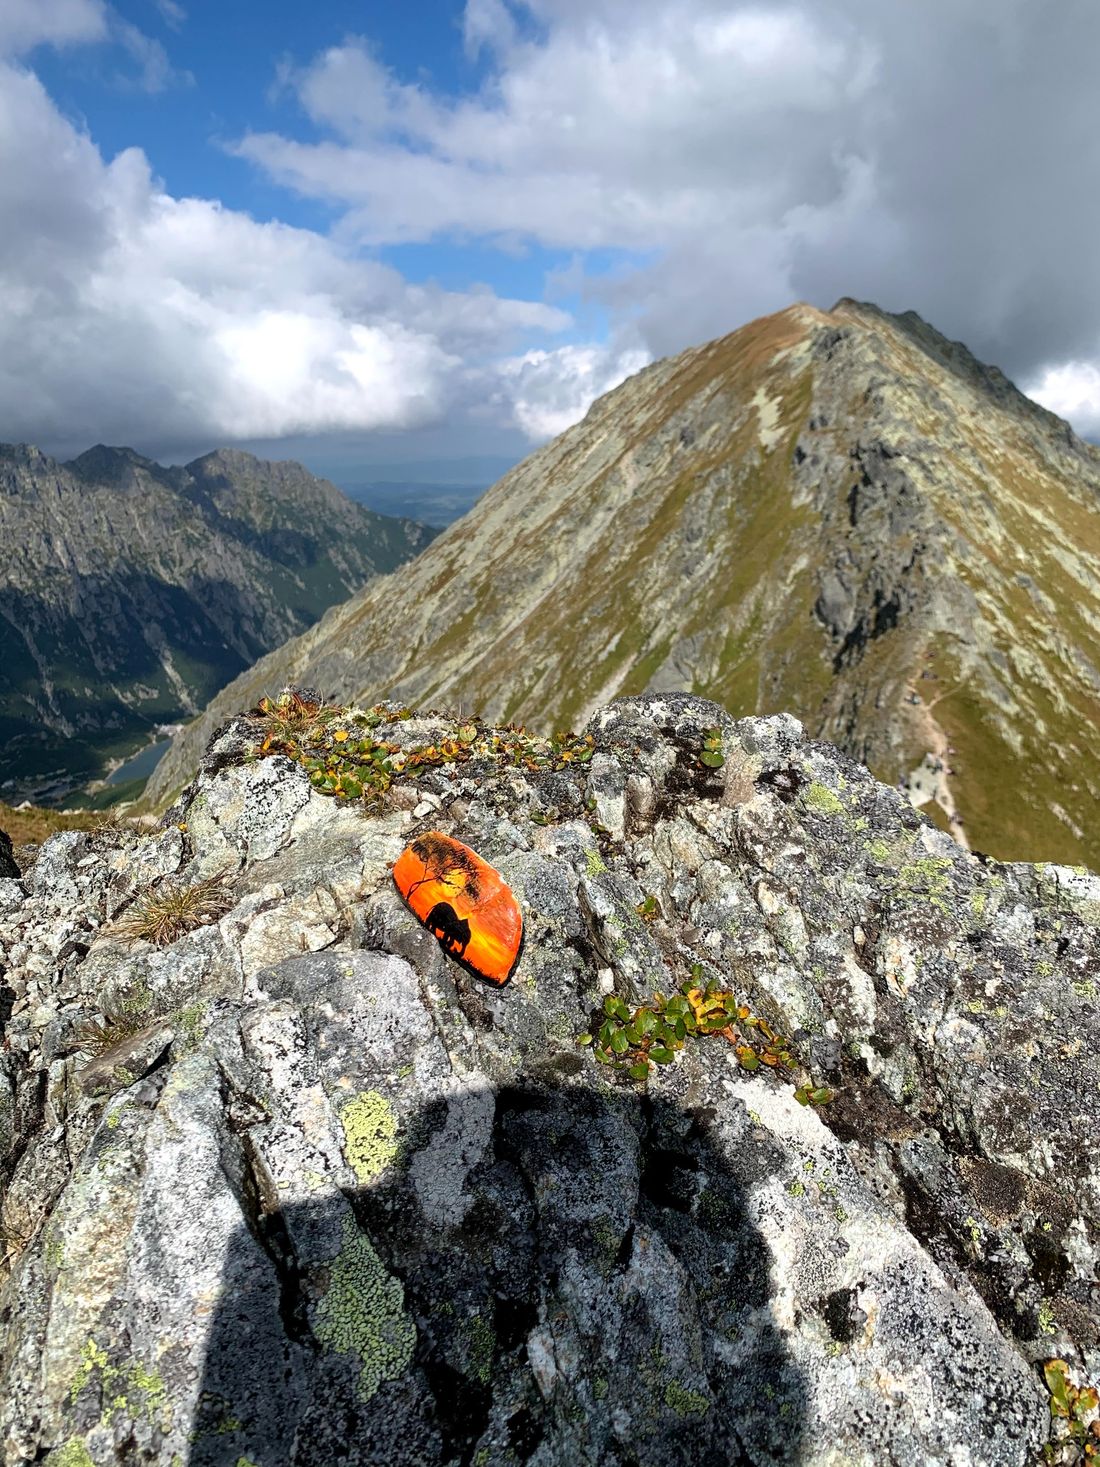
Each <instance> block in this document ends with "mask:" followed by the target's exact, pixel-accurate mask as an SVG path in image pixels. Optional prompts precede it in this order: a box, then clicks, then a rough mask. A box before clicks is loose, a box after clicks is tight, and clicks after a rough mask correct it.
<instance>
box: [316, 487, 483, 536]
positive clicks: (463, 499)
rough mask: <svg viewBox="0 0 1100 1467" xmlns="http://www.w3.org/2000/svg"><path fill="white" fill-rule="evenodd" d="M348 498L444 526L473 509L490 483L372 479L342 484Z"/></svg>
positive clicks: (358, 502) (429, 523)
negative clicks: (443, 482) (434, 482)
mask: <svg viewBox="0 0 1100 1467" xmlns="http://www.w3.org/2000/svg"><path fill="white" fill-rule="evenodd" d="M340 487H341V488H342V489H343V491H344V493H345V494H346V495H347V496H348V498H349V499H354V500H355V501H356V503H357V504H365V505H367V507H368V508H370V509H373V510H377V512H378V513H379V514H389V515H400V514H406V515H411V516H412V517H413V519H415V520H418V521H419V522H420V523H421V524H424V525H432V526H433V527H434V528H436V529H443V528H444V527H445V526H446V525H449V524H453V522H454V521H455V520H457V519H458V518H459V517H460V516H461V515H464V514H465V513H466V511H467V510H469V509H472V508H473V506H474V505H475V504H476V503H477V501H478V500H479V499H480V498H481V496H482V495H483V494H484V493H485V491H486V489H487V488H488V487H489V486H488V484H487V483H486V484H422V483H419V482H415V483H414V482H413V481H411V480H406V479H372V480H369V481H368V482H365V483H361V484H341V486H340Z"/></svg>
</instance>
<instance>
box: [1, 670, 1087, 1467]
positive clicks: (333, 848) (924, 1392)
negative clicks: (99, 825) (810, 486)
mask: <svg viewBox="0 0 1100 1467" xmlns="http://www.w3.org/2000/svg"><path fill="white" fill-rule="evenodd" d="M452 727H453V726H452ZM446 729H447V724H446V722H445V721H441V719H440V718H439V717H438V716H436V715H431V716H429V717H426V718H405V719H401V720H397V719H395V721H394V722H393V723H392V724H387V725H385V726H384V727H383V728H381V729H378V730H376V731H375V736H376V737H378V738H383V737H384V738H385V739H386V740H387V741H389V742H392V743H396V744H400V745H401V746H402V748H403V749H404V750H406V751H408V750H411V749H416V748H420V747H422V746H424V745H426V744H430V745H431V746H433V747H437V746H438V745H439V743H440V741H441V740H442V739H444V738H445V736H446ZM715 729H717V730H720V736H721V749H722V756H723V761H724V762H723V763H722V764H721V765H720V766H719V767H716V768H712V767H708V766H707V765H706V764H705V763H703V762H702V761H701V759H700V753H701V751H703V749H704V742H705V740H706V739H707V738H710V739H711V740H713V738H714V734H713V733H712V732H711V731H712V730H715ZM590 731H591V733H592V736H593V740H594V752H593V754H592V757H591V758H590V760H585V761H582V762H577V763H575V764H570V763H569V762H568V761H558V767H556V768H553V769H546V768H536V767H532V766H533V765H535V764H536V763H537V761H531V763H530V764H525V763H524V761H523V760H518V761H512V762H511V763H509V765H508V766H507V767H505V764H504V761H502V760H500V759H496V760H494V759H492V758H490V757H488V756H485V757H482V756H481V754H480V753H477V752H475V753H474V754H472V755H471V754H470V753H468V752H467V753H466V754H464V755H463V757H462V758H461V759H456V761H455V762H454V763H451V764H447V763H442V764H440V762H439V760H438V759H437V760H436V761H435V762H434V764H433V765H431V766H430V767H428V768H427V769H426V770H425V771H424V772H422V773H421V774H420V777H419V779H418V781H417V782H416V783H415V784H414V783H413V781H412V780H411V779H409V778H403V779H398V780H397V781H396V782H395V783H394V784H393V785H392V787H391V788H389V789H388V791H386V792H385V793H384V794H383V795H382V796H381V797H380V798H379V799H377V800H376V801H375V802H374V803H373V804H372V805H370V806H369V807H355V806H352V805H338V804H337V803H336V802H335V801H334V800H332V799H331V798H327V797H325V796H323V795H321V794H319V793H318V792H317V791H316V790H314V789H312V788H311V787H310V784H309V781H308V779H307V778H306V776H305V774H304V772H303V771H302V770H301V769H299V768H298V767H297V766H296V765H294V764H292V763H291V762H290V761H288V760H286V759H283V758H273V759H263V760H259V761H256V762H247V763H242V762H240V759H241V757H242V756H243V755H244V753H245V752H246V750H247V747H248V743H249V738H248V733H249V730H248V725H247V724H246V723H240V724H237V725H234V726H230V727H229V728H228V729H226V730H223V731H222V733H221V734H220V736H219V750H220V752H218V754H217V757H214V758H211V759H210V760H208V763H207V766H206V768H205V769H204V772H203V773H202V774H201V775H200V777H199V779H198V781H197V782H196V784H195V785H194V786H192V787H191V789H190V790H189V791H187V792H186V793H185V795H184V797H183V799H182V800H181V802H180V803H179V804H178V805H177V807H176V808H175V810H174V811H173V813H172V817H171V821H170V824H169V827H168V828H166V829H165V830H163V831H161V832H159V833H157V834H156V835H153V836H148V837H140V836H138V835H136V834H134V833H132V832H123V831H119V832H114V833H110V832H103V833H97V834H96V835H95V836H86V835H79V834H69V835H61V836H57V837H54V838H53V839H52V840H51V841H49V842H48V843H47V844H46V846H45V847H44V848H43V850H42V853H41V855H40V857H39V860H38V862H37V863H36V866H35V869H34V871H33V872H32V873H31V877H30V880H29V882H28V884H27V888H26V889H24V888H23V887H22V886H19V887H18V896H19V900H18V902H17V903H16V902H15V901H12V902H0V962H2V963H3V965H4V968H5V975H4V982H5V983H6V984H7V985H8V986H9V988H10V991H11V993H12V1014H11V1016H10V1018H9V1019H8V1020H7V1022H6V1032H5V1048H4V1052H3V1055H2V1056H0V1063H2V1065H3V1071H2V1074H3V1087H2V1088H0V1123H2V1129H0V1139H2V1142H3V1147H4V1156H5V1176H6V1179H7V1188H6V1192H5V1195H4V1202H3V1219H2V1225H3V1228H4V1235H5V1239H6V1242H5V1247H6V1249H7V1252H8V1264H9V1268H10V1278H9V1279H8V1282H7V1284H6V1286H5V1293H4V1300H3V1310H4V1312H3V1315H2V1323H0V1347H2V1357H0V1368H2V1370H3V1380H4V1390H3V1392H2V1393H0V1399H2V1401H3V1405H2V1406H0V1430H2V1437H0V1440H2V1444H3V1445H2V1452H3V1461H4V1462H5V1464H17V1463H18V1464H22V1463H29V1462H32V1461H43V1460H45V1461H48V1462H50V1463H52V1464H53V1467H69V1464H73V1463H79V1464H81V1467H87V1464H88V1463H91V1464H94V1467H107V1464H131V1463H133V1464H137V1463H148V1464H152V1463H157V1464H160V1463H166V1464H171V1463H179V1464H181V1467H182V1464H184V1463H187V1464H192V1467H241V1464H242V1463H245V1464H248V1463H251V1464H256V1467H281V1464H284V1463H293V1464H298V1467H313V1464H316V1467H322V1464H323V1467H329V1464H332V1463H334V1462H337V1461H339V1462H346V1463H349V1464H356V1467H358V1464H379V1467H382V1464H386V1467H393V1464H401V1463H410V1464H411V1463H417V1464H420V1463H423V1464H438V1467H444V1464H448V1467H449V1464H459V1463H469V1464H476V1467H498V1464H499V1467H519V1464H521V1463H522V1464H527V1463H530V1464H534V1467H558V1464H574V1463H575V1464H577V1467H580V1464H600V1467H625V1464H627V1463H631V1464H637V1467H672V1464H679V1463H683V1464H685V1467H686V1464H695V1463H713V1464H719V1463H728V1462H747V1463H753V1464H779V1463H802V1464H820V1467H835V1464H840V1463H859V1464H867V1467H871V1464H875V1467H878V1464H884V1463H885V1464H899V1467H902V1464H906V1467H907V1464H913V1467H916V1464H923V1463H929V1462H940V1463H945V1464H956V1467H964V1464H965V1467H978V1464H989V1467H1003V1464H1013V1463H1018V1464H1021V1467H1024V1464H1027V1463H1031V1462H1032V1461H1034V1460H1035V1459H1036V1457H1037V1455H1038V1454H1039V1453H1040V1452H1041V1451H1042V1448H1043V1444H1044V1443H1045V1442H1046V1441H1047V1437H1048V1433H1049V1430H1050V1410H1049V1398H1048V1395H1047V1391H1046V1388H1045V1386H1044V1384H1043V1377H1042V1371H1041V1365H1042V1362H1044V1361H1045V1360H1047V1359H1049V1358H1051V1357H1060V1358H1062V1359H1064V1360H1066V1361H1067V1362H1068V1365H1069V1369H1070V1373H1071V1376H1072V1378H1073V1380H1074V1381H1076V1382H1077V1383H1079V1384H1083V1383H1085V1381H1086V1380H1087V1379H1090V1378H1091V1379H1093V1380H1095V1378H1096V1376H1097V1373H1098V1370H1100V1299H1098V1284H1097V1271H1096V1270H1097V1247H1098V1238H1100V1231H1098V1223H1100V1162H1098V1160H1097V1156H1096V1154H1095V1138H1096V1136H1097V1135H1098V1134H1100V1064H1098V1055H1100V1012H1098V1003H1097V987H1096V985H1097V984H1098V983H1100V935H1098V931H1097V925H1096V922H1097V914H1098V906H1097V904H1098V902H1100V881H1098V880H1097V878H1095V877H1091V876H1089V875H1087V874H1083V873H1080V872H1074V871H1068V870H1065V869H1062V868H1053V867H1040V868H1032V867H1022V866H1001V865H998V864H996V863H993V862H989V861H987V860H982V859H981V858H978V857H976V856H973V855H970V854H968V853H966V852H964V851H962V850H960V849H959V848H958V847H957V846H955V845H954V844H953V843H952V842H951V841H950V840H949V839H948V838H947V837H946V836H944V835H943V834H942V833H940V832H939V831H937V830H935V829H934V828H933V827H932V826H931V825H929V824H928V823H927V822H926V821H925V820H923V818H922V817H921V816H920V815H919V814H917V813H916V812H915V811H914V810H913V809H912V808H911V807H910V806H908V805H907V804H906V803H905V802H904V800H903V799H902V798H901V797H900V796H899V795H898V793H897V792H896V791H894V790H892V789H889V788H887V787H884V786H882V785H879V784H876V783H875V781H874V780H873V779H871V777H870V776H869V775H868V773H867V772H866V770H864V769H862V768H860V767H859V766H857V765H855V764H853V763H852V762H851V761H850V760H848V759H846V758H845V757H844V756H843V755H841V754H839V753H838V752H837V751H836V750H835V749H834V748H831V747H830V746H828V745H824V744H819V743H814V742H810V741H807V740H806V739H805V738H804V737H803V735H802V730H801V728H800V727H799V725H798V724H797V723H796V722H795V721H794V720H793V719H790V718H772V719H757V720H745V721H742V722H734V721H732V720H731V719H729V718H728V717H727V716H726V715H725V714H723V713H722V712H721V710H720V709H718V708H717V707H716V706H715V705H713V704H709V703H705V702H702V701H701V700H698V699H694V698H690V697H686V696H681V695H665V696H649V697H645V698H639V699H625V700H622V701H620V702H618V703H615V704H612V705H611V706H610V707H608V708H607V709H604V710H602V711H600V712H599V713H597V715H596V716H595V718H594V719H593V722H592V724H591V726H590ZM479 747H480V746H479ZM212 752H213V751H212ZM235 761H236V762H235ZM428 828H439V829H442V830H445V831H447V832H450V833H453V834H454V835H455V836H456V837H458V838H459V839H461V840H463V841H465V842H467V843H468V844H470V845H472V846H473V847H474V848H475V849H476V850H478V852H479V853H480V854H482V855H483V856H484V857H485V858H486V859H487V860H489V861H491V862H492V864H493V865H494V866H496V867H497V869H498V870H500V872H501V873H502V874H503V876H504V877H505V879H506V880H507V881H508V882H509V884H510V885H511V887H512V889H513V891H514V892H515V894H516V896H517V898H518V899H519V901H520V903H521V906H522V908H523V912H524V918H525V923H526V943H525V947H524V950H523V953H522V956H521V958H520V962H519V966H518V968H517V971H516V975H515V977H514V979H513V980H512V982H511V983H510V984H509V985H508V987H506V988H505V989H503V990H496V989H491V988H489V987H488V986H487V985H483V984H479V983H478V981H477V980H476V978H474V977H472V976H471V975H470V974H468V973H467V972H466V971H464V970H463V969H462V968H461V967H458V966H456V965H455V964H454V963H452V962H451V961H450V960H449V959H448V958H447V957H446V955H445V954H444V953H443V951H442V950H441V948H440V947H439V946H438V944H437V943H436V942H435V941H434V940H433V939H432V937H431V936H430V935H429V934H428V932H426V931H425V929H424V928H423V927H421V926H420V924H419V923H418V922H417V921H416V920H415V918H414V917H413V916H412V914H411V913H410V912H409V911H408V910H407V909H406V908H405V906H404V905H403V904H402V902H401V901H400V898H399V897H398V895H397V893H396V891H395V890H394V887H393V883H392V880H391V878H390V868H391V866H392V863H393V861H394V860H395V859H396V857H397V856H398V854H399V853H400V851H401V850H402V849H403V847H404V846H405V845H406V844H407V842H408V840H409V839H410V837H411V836H413V835H415V834H416V833H417V832H418V831H419V830H422V829H428ZM218 873H225V875H224V878H223V879H224V880H225V881H226V883H227V890H228V897H227V901H228V902H229V903H230V906H229V910H227V911H226V912H225V913H224V915H222V916H220V917H218V918H217V920H215V921H212V922H211V923H209V924H208V925H206V926H203V927H200V928H198V929H197V930H195V931H194V932H191V933H189V934H187V935H185V936H183V937H181V938H179V939H178V940H177V941H175V942H174V943H172V944H171V945H170V946H167V947H162V948H158V947H154V946H152V945H151V944H150V943H149V942H147V941H142V940H136V941H135V940H130V941H124V940H123V939H122V937H121V935H120V933H119V932H118V931H116V930H113V926H112V924H113V923H114V922H115V921H116V920H117V919H118V917H119V916H120V915H121V916H124V915H125V913H126V911H127V909H128V905H129V904H130V903H132V902H133V901H134V899H135V898H136V897H137V896H139V895H140V894H141V893H142V892H144V891H146V890H148V889H149V888H150V887H153V888H155V887H156V884H157V883H158V882H160V883H163V882H174V883H183V884H186V883H187V882H190V881H199V880H205V879H208V878H210V877H211V876H213V875H216V874H218ZM10 885H12V886H15V885H16V883H10ZM693 969H694V970H695V971H696V972H698V973H700V974H701V975H704V976H705V977H706V978H713V979H715V980H717V981H720V982H721V983H722V984H723V985H725V986H727V987H731V988H733V989H734V990H735V992H736V993H737V994H738V997H739V999H740V1000H741V1001H742V1002H743V1004H744V1006H745V1008H746V1009H747V1010H751V1011H752V1012H753V1013H754V1014H756V1015H759V1016H761V1017H763V1018H764V1019H766V1020H767V1022H768V1023H769V1024H770V1025H771V1026H772V1027H773V1028H774V1029H775V1030H778V1031H781V1032H782V1033H783V1034H785V1035H786V1036H787V1038H788V1040H789V1042H790V1046H791V1052H792V1055H793V1060H792V1068H793V1069H794V1070H795V1071H796V1072H797V1073H796V1074H794V1075H793V1076H791V1075H788V1074H785V1073H765V1069H766V1067H764V1066H762V1067H761V1068H760V1069H758V1070H757V1071H756V1072H755V1073H750V1072H749V1071H748V1070H746V1069H745V1068H744V1066H743V1063H742V1062H741V1061H740V1060H739V1057H738V1054H737V1053H736V1051H735V1049H734V1047H733V1046H731V1045H730V1044H727V1043H726V1042H725V1040H724V1039H723V1038H721V1037H712V1038H700V1039H695V1040H689V1042H688V1043H687V1044H686V1045H685V1047H684V1049H683V1051H682V1052H681V1053H680V1054H679V1055H678V1056H677V1057H676V1059H675V1061H674V1062H673V1063H671V1064H667V1065H660V1066H655V1067H654V1069H653V1071H652V1073H651V1075H650V1078H649V1080H648V1082H647V1083H646V1084H644V1085H643V1084H640V1083H638V1082H635V1081H631V1080H629V1079H628V1078H627V1077H626V1076H625V1075H621V1074H620V1073H619V1072H618V1071H617V1070H615V1069H614V1067H607V1066H603V1067H601V1066H600V1065H598V1064H597V1063H596V1062H595V1061H594V1059H593V1057H592V1054H591V1050H590V1049H585V1048H583V1047H580V1046H578V1045H577V1043H576V1040H577V1037H578V1035H580V1034H581V1033H582V1032H584V1031H585V1030H588V1029H589V1028H590V1027H591V1026H592V1025H593V1023H598V1013H599V1011H600V1009H601V1006H602V1004H603V1003H604V1001H605V999H607V998H608V997H609V996H612V995H618V996H619V997H620V998H622V999H623V1001H624V1002H626V1003H627V1004H628V1005H632V1004H638V1003H641V1002H643V1000H645V999H646V998H648V997H649V996H651V995H652V994H653V992H654V991H656V990H661V991H663V992H665V993H666V994H667V993H669V992H671V991H673V990H675V989H676V988H677V987H678V986H679V985H680V983H681V982H682V981H683V980H684V979H685V978H687V977H688V976H689V975H690V974H691V973H692V971H693ZM808 1076H812V1077H813V1081H814V1083H815V1084H816V1085H818V1086H821V1087H822V1088H825V1089H828V1090H829V1091H831V1092H833V1095H834V1098H833V1099H832V1100H831V1102H830V1103H828V1104H826V1105H824V1106H821V1107H820V1108H816V1107H814V1106H806V1105H802V1104H800V1103H799V1100H798V1098H797V1097H796V1094H795V1083H794V1082H795V1080H797V1079H800V1078H803V1079H804V1078H806V1077H808ZM1073 1450H1074V1449H1073V1447H1072V1444H1070V1445H1067V1446H1064V1447H1063V1446H1059V1447H1057V1448H1056V1449H1055V1460H1059V1459H1060V1460H1064V1461H1067V1462H1068V1461H1071V1460H1073V1458H1072V1451H1073ZM1059 1453H1060V1454H1061V1457H1060V1458H1059V1456H1058V1454H1059Z"/></svg>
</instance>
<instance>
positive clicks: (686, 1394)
mask: <svg viewBox="0 0 1100 1467" xmlns="http://www.w3.org/2000/svg"><path fill="white" fill-rule="evenodd" d="M665 1405H666V1406H669V1407H671V1409H672V1410H673V1411H675V1412H676V1415H677V1416H705V1415H706V1414H707V1412H708V1411H709V1410H710V1402H709V1401H708V1400H707V1398H706V1396H704V1395H701V1394H700V1393H699V1392H698V1391H689V1390H688V1389H687V1388H686V1387H684V1386H682V1385H681V1384H680V1382H679V1381H678V1380H670V1381H669V1383H668V1385H667V1386H665Z"/></svg>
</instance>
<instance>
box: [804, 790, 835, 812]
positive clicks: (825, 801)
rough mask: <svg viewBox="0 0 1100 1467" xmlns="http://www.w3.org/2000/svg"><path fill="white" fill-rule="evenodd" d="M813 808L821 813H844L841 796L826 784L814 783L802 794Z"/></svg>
mask: <svg viewBox="0 0 1100 1467" xmlns="http://www.w3.org/2000/svg"><path fill="white" fill-rule="evenodd" d="M802 798H803V799H804V800H805V801H806V804H807V805H809V807H810V809H811V810H816V811H817V812H818V813H819V814H821V815H843V814H844V806H843V804H842V803H841V800H840V796H839V795H838V794H837V793H836V791H835V790H831V789H830V788H829V786H828V785H825V784H812V785H810V787H809V789H807V791H806V793H805V794H804V795H803V796H802Z"/></svg>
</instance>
